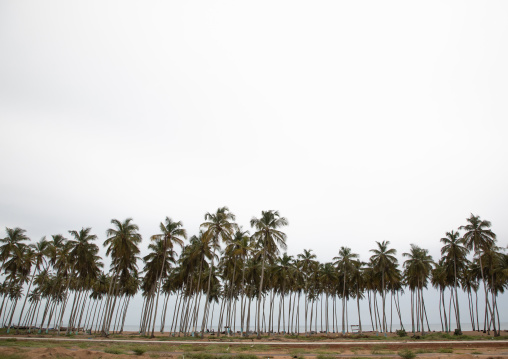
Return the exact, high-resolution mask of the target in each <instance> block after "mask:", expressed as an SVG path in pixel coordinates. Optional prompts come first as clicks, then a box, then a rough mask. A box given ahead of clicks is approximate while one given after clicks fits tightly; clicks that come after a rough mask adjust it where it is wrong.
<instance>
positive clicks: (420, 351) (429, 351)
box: [416, 348, 432, 354]
mask: <svg viewBox="0 0 508 359" xmlns="http://www.w3.org/2000/svg"><path fill="white" fill-rule="evenodd" d="M427 353H432V350H429V349H421V348H420V349H416V354H427Z"/></svg>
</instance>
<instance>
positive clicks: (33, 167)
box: [0, 0, 508, 261]
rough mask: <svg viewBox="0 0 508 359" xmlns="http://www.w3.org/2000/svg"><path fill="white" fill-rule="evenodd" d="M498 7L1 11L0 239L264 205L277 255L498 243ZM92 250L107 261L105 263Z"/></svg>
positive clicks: (501, 227) (501, 225)
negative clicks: (486, 235) (458, 241)
mask: <svg viewBox="0 0 508 359" xmlns="http://www.w3.org/2000/svg"><path fill="white" fill-rule="evenodd" d="M507 18H508V3H507V2H505V1H425V2H409V1H254V2H242V1H173V2H166V1H143V2H137V1H118V2H114V1H108V2H104V1H86V2H68V1H48V2H39V1H5V0H4V1H1V2H0V134H1V137H0V168H1V169H2V171H1V173H2V174H1V176H0V227H2V230H3V228H4V227H6V226H8V227H15V226H20V227H22V228H26V229H27V230H28V234H29V235H30V236H31V237H32V238H33V239H38V238H40V237H41V236H43V235H48V236H49V235H51V234H55V233H66V231H67V230H69V229H79V228H81V227H83V226H85V227H88V226H91V227H92V228H93V230H94V232H95V233H97V234H98V235H99V237H100V239H101V244H102V241H103V240H104V239H105V231H106V229H107V228H108V227H109V221H110V220H111V219H112V218H118V219H124V218H126V217H133V218H134V221H135V222H136V223H137V224H138V225H139V226H140V228H141V232H142V234H143V236H144V237H145V241H144V243H143V248H146V246H147V243H148V237H149V236H150V235H151V234H154V233H156V231H157V227H158V223H159V222H160V221H162V220H163V219H164V217H165V216H170V217H172V218H173V219H176V220H182V221H183V223H184V224H185V227H186V228H187V230H188V231H189V233H190V234H194V233H196V232H197V231H198V227H199V224H200V223H201V222H202V221H203V215H204V213H205V212H208V211H214V210H215V209H216V208H217V207H219V206H223V205H227V206H229V208H230V209H231V211H232V212H233V213H235V214H236V215H237V219H238V222H239V223H240V224H242V225H243V226H244V228H248V222H249V220H250V218H251V217H252V216H258V215H259V214H260V212H261V210H267V209H278V210H279V211H280V213H281V214H282V215H283V216H285V217H287V218H288V219H289V221H290V226H289V227H288V228H287V230H286V232H287V234H288V246H289V248H288V252H289V253H290V254H296V253H299V252H301V251H302V250H303V248H312V249H313V250H314V251H315V253H316V254H317V255H318V257H319V259H320V260H322V261H327V260H331V258H332V257H334V256H335V255H336V254H337V252H338V250H339V248H340V246H343V245H344V246H349V247H351V248H352V249H353V251H355V252H357V253H360V254H361V257H362V258H363V259H367V258H368V256H369V252H368V251H369V249H371V248H373V247H374V244H375V243H374V241H376V240H377V241H381V240H389V241H391V243H392V245H393V246H394V247H395V248H396V249H397V250H398V251H399V254H400V253H402V252H405V251H408V249H409V244H410V243H417V244H419V245H421V246H423V247H425V248H428V249H429V250H430V251H431V254H432V255H433V256H435V257H437V256H438V255H439V248H440V243H439V238H441V237H442V236H444V234H445V232H446V231H449V230H451V229H456V228H457V227H458V226H460V225H462V224H465V218H466V217H468V216H469V214H470V213H471V212H473V213H474V214H478V215H480V216H482V218H486V219H489V220H490V221H492V223H493V230H494V231H495V232H496V233H497V234H498V237H499V244H500V245H502V246H503V247H506V245H507V244H508V238H507V237H508V224H507V221H506V218H507V215H506V213H508V211H507V209H506V204H507V203H508V191H507V188H506V184H507V183H508V169H507V166H506V163H507V157H508V156H507V155H508V145H507V143H506V134H507V131H508V122H507V119H508V107H507V98H508V85H507V84H508V66H506V64H507V63H508V22H507V21H506V19H507ZM102 253H104V252H102Z"/></svg>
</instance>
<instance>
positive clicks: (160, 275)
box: [150, 248, 166, 338]
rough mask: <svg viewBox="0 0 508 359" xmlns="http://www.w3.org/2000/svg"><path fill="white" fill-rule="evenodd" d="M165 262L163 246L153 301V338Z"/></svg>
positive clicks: (153, 336) (152, 336)
mask: <svg viewBox="0 0 508 359" xmlns="http://www.w3.org/2000/svg"><path fill="white" fill-rule="evenodd" d="M165 262H166V248H164V255H163V256H162V267H161V272H160V274H159V280H158V281H157V287H156V291H157V300H156V301H155V313H154V315H153V325H152V335H151V336H150V338H155V335H154V332H155V320H156V319H157V308H158V306H159V293H160V287H161V281H162V273H163V272H164V264H165Z"/></svg>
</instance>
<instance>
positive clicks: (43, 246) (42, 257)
mask: <svg viewBox="0 0 508 359" xmlns="http://www.w3.org/2000/svg"><path fill="white" fill-rule="evenodd" d="M30 248H31V249H32V251H33V252H32V258H31V261H32V264H33V265H34V267H35V269H34V274H33V275H32V279H31V280H30V284H29V285H28V289H27V295H26V296H25V301H24V302H23V307H22V308H21V313H19V320H18V328H17V329H16V333H18V331H19V327H20V326H21V318H22V316H23V312H24V310H25V305H26V301H27V299H28V294H29V293H30V288H31V287H32V283H33V280H34V278H35V276H36V274H35V272H36V271H38V272H40V270H41V266H42V265H43V264H44V263H46V255H47V248H48V241H47V240H46V237H42V238H41V240H40V241H39V242H37V243H36V244H31V245H30Z"/></svg>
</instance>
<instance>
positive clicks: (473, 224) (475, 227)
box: [459, 213, 501, 336]
mask: <svg viewBox="0 0 508 359" xmlns="http://www.w3.org/2000/svg"><path fill="white" fill-rule="evenodd" d="M466 221H467V222H468V224H467V225H465V226H460V227H459V229H460V230H465V231H466V233H464V236H463V238H464V244H465V246H466V248H467V249H468V250H474V252H475V256H476V257H477V258H478V259H479V262H480V273H481V276H482V282H483V289H484V292H485V306H486V307H488V310H489V313H490V317H491V318H492V319H493V324H494V333H495V335H496V336H498V335H501V333H500V332H499V333H498V332H497V331H496V323H495V317H494V312H493V308H491V307H490V303H489V299H488V295H487V286H486V284H485V275H484V273H483V264H482V256H481V253H482V252H483V251H486V250H489V249H490V248H491V247H492V246H494V245H495V243H496V234H495V233H494V232H492V230H491V229H490V227H491V226H492V224H491V223H490V222H489V221H487V220H482V219H481V218H480V216H475V215H473V214H472V213H471V216H470V217H469V218H466Z"/></svg>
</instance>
